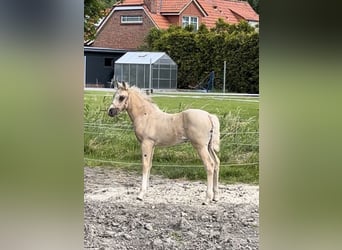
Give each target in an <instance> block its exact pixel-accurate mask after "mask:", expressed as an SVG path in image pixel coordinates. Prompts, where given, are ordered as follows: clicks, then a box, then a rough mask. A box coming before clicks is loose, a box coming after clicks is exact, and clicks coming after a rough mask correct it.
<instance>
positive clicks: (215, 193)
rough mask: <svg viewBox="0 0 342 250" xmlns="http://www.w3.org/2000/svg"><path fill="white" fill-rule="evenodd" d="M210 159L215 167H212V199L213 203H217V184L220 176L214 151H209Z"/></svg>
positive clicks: (218, 160)
mask: <svg viewBox="0 0 342 250" xmlns="http://www.w3.org/2000/svg"><path fill="white" fill-rule="evenodd" d="M210 155H211V157H212V158H213V159H214V161H215V166H214V178H213V181H214V184H213V186H214V197H213V201H218V200H219V188H218V183H219V175H220V159H219V158H218V157H217V155H216V153H215V152H214V151H210Z"/></svg>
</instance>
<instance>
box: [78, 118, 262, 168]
mask: <svg viewBox="0 0 342 250" xmlns="http://www.w3.org/2000/svg"><path fill="white" fill-rule="evenodd" d="M84 128H85V130H84V134H85V135H90V136H94V137H96V136H101V137H102V138H107V139H110V138H115V137H118V138H122V136H124V137H127V136H128V133H132V134H133V132H134V129H133V126H122V125H113V124H110V123H91V122H85V123H84ZM236 135H247V136H248V135H253V138H252V140H254V142H253V143H242V142H233V141H230V142H229V143H228V144H229V145H232V146H249V147H254V148H257V151H258V148H259V144H258V138H259V131H244V132H239V131H235V132H224V133H221V139H222V138H224V137H225V136H236ZM226 146H227V145H226ZM84 160H85V162H86V163H89V162H97V163H108V164H114V165H122V166H125V165H126V166H140V165H141V162H140V161H139V162H134V161H132V162H125V161H114V160H109V159H101V158H89V157H85V158H84ZM258 165H259V162H258V161H257V162H244V163H241V162H239V163H238V162H221V164H220V166H221V167H232V166H258ZM153 166H156V167H176V168H203V165H200V164H169V163H168V164H160V163H153Z"/></svg>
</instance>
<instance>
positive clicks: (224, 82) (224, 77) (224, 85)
mask: <svg viewBox="0 0 342 250" xmlns="http://www.w3.org/2000/svg"><path fill="white" fill-rule="evenodd" d="M223 93H226V61H224V62H223Z"/></svg>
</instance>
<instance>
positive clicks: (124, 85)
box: [117, 81, 129, 90]
mask: <svg viewBox="0 0 342 250" xmlns="http://www.w3.org/2000/svg"><path fill="white" fill-rule="evenodd" d="M117 86H118V89H123V90H127V89H128V88H129V85H128V83H126V82H124V81H123V82H122V83H121V82H119V81H118V82H117Z"/></svg>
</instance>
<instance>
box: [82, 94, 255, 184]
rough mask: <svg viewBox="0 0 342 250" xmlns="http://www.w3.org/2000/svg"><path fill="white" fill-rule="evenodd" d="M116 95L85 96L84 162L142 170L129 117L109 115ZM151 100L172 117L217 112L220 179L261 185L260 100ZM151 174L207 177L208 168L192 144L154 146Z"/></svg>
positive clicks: (170, 96)
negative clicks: (190, 110) (187, 111)
mask: <svg viewBox="0 0 342 250" xmlns="http://www.w3.org/2000/svg"><path fill="white" fill-rule="evenodd" d="M112 96H113V92H102V91H88V90H86V91H85V92H84V156H85V164H86V165H89V166H97V165H108V166H116V167H121V168H125V169H127V170H132V171H141V163H140V161H141V153H140V145H139V143H138V141H137V140H136V138H135V135H134V132H133V129H132V125H131V121H130V120H129V117H128V115H127V113H125V112H124V113H121V114H120V115H119V116H117V117H115V118H112V117H109V116H108V115H107V112H106V111H107V109H108V107H109V105H110V103H111V101H112ZM152 99H153V101H154V102H155V103H156V104H157V105H158V106H159V108H160V109H162V110H163V111H165V112H168V113H175V112H179V111H182V110H185V109H187V108H200V109H204V110H206V111H208V112H210V113H213V114H216V115H217V116H218V117H219V119H220V123H221V151H220V153H219V154H218V155H219V157H220V160H221V168H220V181H222V182H226V183H235V182H244V183H254V184H256V183H258V180H259V163H258V162H259V132H258V131H259V125H258V118H259V102H258V98H255V97H254V98H246V97H223V96H216V95H210V94H204V95H203V94H198V95H193V94H186V93H183V94H173V93H172V94H165V93H164V94H158V93H155V94H153V95H152ZM152 174H161V175H164V176H166V177H169V178H187V179H205V178H206V173H205V170H204V167H203V165H202V163H201V161H200V159H199V157H198V155H197V153H196V152H195V150H194V149H193V148H192V146H191V145H190V144H181V145H177V146H173V147H166V148H156V149H155V154H154V158H153V167H152Z"/></svg>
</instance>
